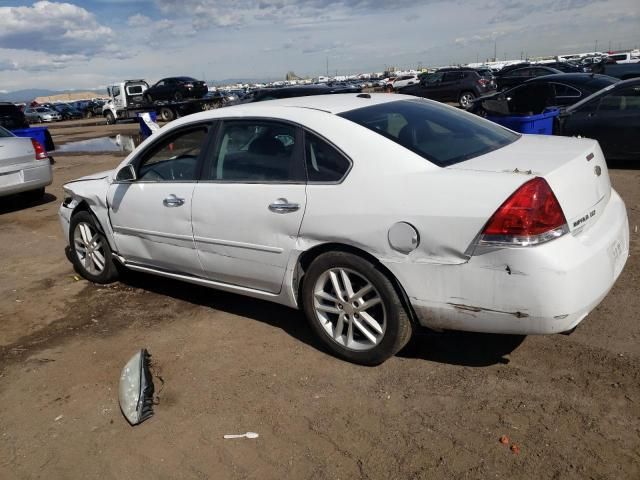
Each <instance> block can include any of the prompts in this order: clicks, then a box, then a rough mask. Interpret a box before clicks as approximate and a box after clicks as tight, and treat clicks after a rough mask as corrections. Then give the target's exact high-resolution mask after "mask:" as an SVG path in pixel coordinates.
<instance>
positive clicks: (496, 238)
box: [478, 177, 569, 247]
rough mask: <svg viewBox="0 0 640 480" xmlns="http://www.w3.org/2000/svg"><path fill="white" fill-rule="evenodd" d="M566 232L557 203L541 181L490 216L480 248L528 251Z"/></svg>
mask: <svg viewBox="0 0 640 480" xmlns="http://www.w3.org/2000/svg"><path fill="white" fill-rule="evenodd" d="M568 231H569V227H568V225H567V220H566V218H565V217H564V213H563V212H562V208H561V207H560V203H558V199H557V198H556V196H555V195H554V194H553V191H552V190H551V187H549V184H548V183H547V181H546V180H545V179H544V178H540V177H536V178H534V179H533V180H529V181H528V182H527V183H525V184H524V185H522V186H521V187H520V188H519V189H518V190H516V191H515V192H514V193H513V194H512V195H511V196H510V197H509V198H508V199H507V200H506V201H505V202H504V203H503V204H502V205H501V206H500V208H498V210H497V211H496V212H495V213H494V214H493V216H492V217H491V218H490V219H489V221H488V222H487V224H486V225H485V227H484V230H483V231H482V234H481V236H480V240H479V242H478V243H479V244H480V245H495V246H515V247H527V246H531V245H539V244H541V243H544V242H548V241H549V240H553V239H554V238H558V237H560V236H562V235H564V234H565V233H567V232H568Z"/></svg>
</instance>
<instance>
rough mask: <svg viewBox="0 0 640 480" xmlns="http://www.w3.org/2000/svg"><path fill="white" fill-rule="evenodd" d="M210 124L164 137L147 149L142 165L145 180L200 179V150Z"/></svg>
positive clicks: (140, 167) (141, 173)
mask: <svg viewBox="0 0 640 480" xmlns="http://www.w3.org/2000/svg"><path fill="white" fill-rule="evenodd" d="M207 130H208V129H207V127H206V126H201V127H197V128H194V129H189V130H187V131H183V132H180V133H177V134H173V135H170V136H169V138H166V139H162V140H160V141H159V142H158V143H157V144H156V145H154V146H152V147H151V150H150V151H147V152H145V154H144V155H143V158H142V161H141V162H140V164H139V166H138V179H139V180H140V181H143V182H193V181H195V180H197V171H198V170H197V166H198V157H199V156H200V151H201V150H202V148H203V145H204V141H205V139H206V138H207Z"/></svg>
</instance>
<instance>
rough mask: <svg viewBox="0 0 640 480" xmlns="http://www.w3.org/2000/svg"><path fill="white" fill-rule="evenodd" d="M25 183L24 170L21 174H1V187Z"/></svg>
mask: <svg viewBox="0 0 640 480" xmlns="http://www.w3.org/2000/svg"><path fill="white" fill-rule="evenodd" d="M22 182H23V175H22V170H20V171H19V172H10V173H0V187H8V186H9V185H17V184H19V183H22Z"/></svg>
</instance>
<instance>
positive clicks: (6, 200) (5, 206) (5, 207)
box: [0, 193, 58, 215]
mask: <svg viewBox="0 0 640 480" xmlns="http://www.w3.org/2000/svg"><path fill="white" fill-rule="evenodd" d="M0 199H1V200H2V201H1V202H0V215H4V214H5V213H12V212H17V211H19V210H25V209H27V208H33V207H39V206H41V205H47V204H48V203H51V202H55V201H56V200H57V199H58V198H57V197H56V196H55V195H53V194H51V193H45V194H44V195H43V196H42V198H39V199H37V200H32V199H30V198H29V197H28V196H26V195H24V194H21V193H16V194H15V195H8V196H6V197H0Z"/></svg>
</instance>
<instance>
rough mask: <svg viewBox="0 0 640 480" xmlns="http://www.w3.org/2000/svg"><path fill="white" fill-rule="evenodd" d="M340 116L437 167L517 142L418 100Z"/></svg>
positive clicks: (503, 132)
mask: <svg viewBox="0 0 640 480" xmlns="http://www.w3.org/2000/svg"><path fill="white" fill-rule="evenodd" d="M340 116H341V117H343V118H346V119H347V120H351V121H352V122H355V123H357V124H359V125H362V126H363V127H366V128H368V129H370V130H372V131H374V132H376V133H378V134H380V135H382V136H384V137H386V138H388V139H389V140H391V141H393V142H395V143H398V144H400V145H402V146H403V147H405V148H407V149H409V150H411V151H413V152H415V153H417V154H418V155H420V156H422V157H423V158H425V159H427V160H429V161H430V162H432V163H434V164H436V165H438V166H440V167H447V166H449V165H454V164H456V163H459V162H463V161H465V160H469V159H471V158H474V157H477V156H480V155H484V154H485V153H489V152H491V151H494V150H497V149H499V148H502V147H504V146H506V145H509V144H510V143H513V142H515V141H516V140H517V139H518V138H520V136H519V135H518V134H516V133H513V132H511V131H509V130H506V129H504V128H502V127H500V126H498V125H495V124H493V123H491V122H487V121H486V120H483V119H481V118H479V117H474V116H472V115H468V114H466V113H463V112H458V111H457V110H456V109H454V108H451V107H447V106H445V105H440V104H436V103H432V102H426V101H423V100H417V99H416V100H399V101H395V102H389V103H383V104H380V105H373V106H370V107H364V108H358V109H356V110H351V111H348V112H344V113H342V114H340Z"/></svg>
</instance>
